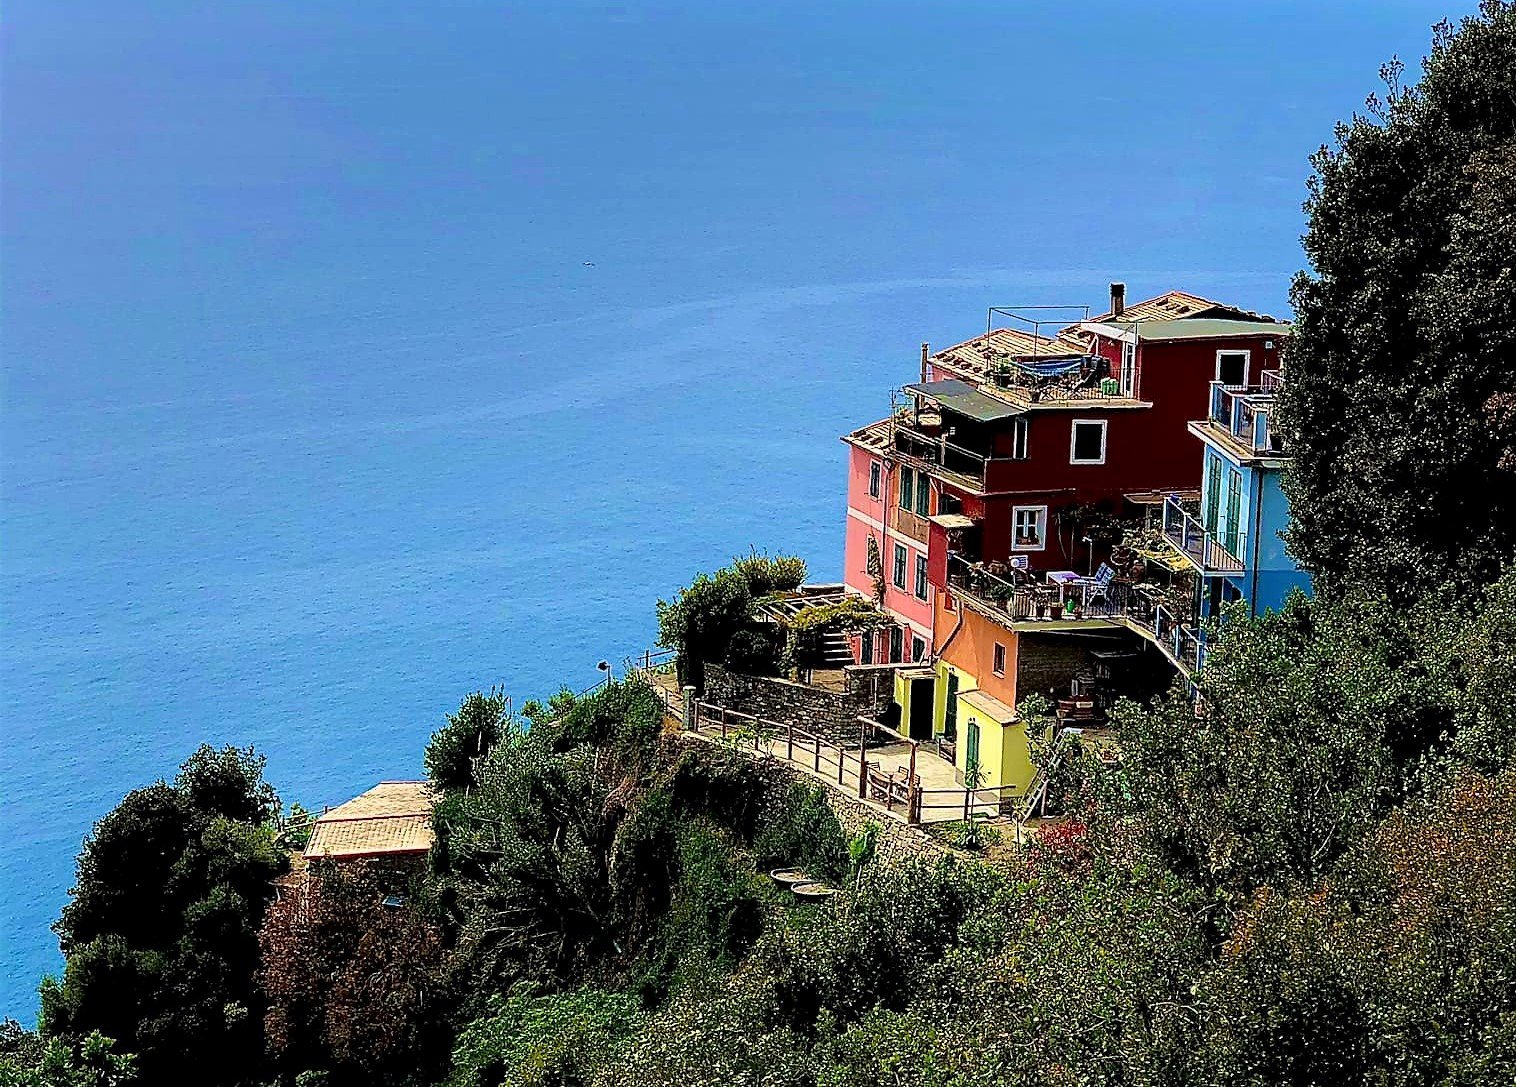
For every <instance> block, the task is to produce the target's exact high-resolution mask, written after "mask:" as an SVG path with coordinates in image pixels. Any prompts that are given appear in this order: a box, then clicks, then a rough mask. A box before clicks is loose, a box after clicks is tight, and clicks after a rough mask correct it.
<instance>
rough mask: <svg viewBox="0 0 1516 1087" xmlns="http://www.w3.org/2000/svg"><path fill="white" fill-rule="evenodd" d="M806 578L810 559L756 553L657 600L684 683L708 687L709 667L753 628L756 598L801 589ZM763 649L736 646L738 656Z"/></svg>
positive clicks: (664, 636)
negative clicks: (666, 598) (706, 685)
mask: <svg viewBox="0 0 1516 1087" xmlns="http://www.w3.org/2000/svg"><path fill="white" fill-rule="evenodd" d="M805 577H806V568H805V560H803V559H800V558H796V557H793V556H786V555H780V556H775V557H770V556H768V555H766V554H764V555H760V554H758V553H757V552H756V551H755V552H753V553H752V554H750V555H748V556H746V557H745V558H739V559H734V560H733V561H732V564H731V565H730V566H727V567H724V568H722V569H720V570H717V571H716V572H715V573H714V574H699V575H697V576H696V578H695V580H694V581H692V582H691V583H690V584H689V585H688V586H686V587H685V588H683V589H681V590H680V591H679V593H678V594H677V595H676V596H675V597H674V599H673V600H660V601H658V644H659V645H661V646H664V647H666V648H669V649H673V650H676V651H677V652H678V654H679V682H680V683H681V684H693V685H694V686H695V687H697V688H700V689H704V687H705V665H706V664H708V663H713V662H720V661H724V660H726V659H727V655H728V651H729V649H730V647H731V645H732V640H733V637H734V636H736V635H737V634H738V633H739V632H743V631H747V630H749V629H750V625H751V623H752V619H753V604H754V602H755V601H757V600H760V599H762V598H763V597H765V596H770V595H772V594H774V593H777V592H787V591H790V590H793V589H796V588H799V587H800V585H801V584H802V583H804V581H805ZM758 652H759V647H758V646H757V645H756V644H754V643H751V642H744V644H743V645H741V646H739V647H738V650H737V653H738V657H739V658H749V657H752V656H753V655H754V654H755V653H758ZM760 659H761V660H764V661H766V660H767V657H766V654H763V655H761V656H760ZM766 666H767V665H766ZM757 674H760V675H764V674H768V673H767V672H760V673H757Z"/></svg>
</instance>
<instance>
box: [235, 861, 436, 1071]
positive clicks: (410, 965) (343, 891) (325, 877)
mask: <svg viewBox="0 0 1516 1087" xmlns="http://www.w3.org/2000/svg"><path fill="white" fill-rule="evenodd" d="M397 889H402V890H405V891H406V892H407V893H405V894H404V895H400V896H397V898H399V899H401V904H400V905H386V904H384V900H385V898H386V896H387V895H389V894H390V893H391V892H393V891H395V890H397ZM414 890H415V889H414V888H408V887H406V884H405V881H404V879H403V878H401V877H399V876H397V875H396V874H395V873H392V872H386V871H385V870H383V869H380V868H377V867H372V866H370V867H365V866H364V865H362V864H359V865H357V866H349V865H344V866H338V865H318V866H317V867H316V868H315V870H313V871H312V872H311V873H310V874H309V875H308V876H304V877H300V878H298V879H296V880H294V881H291V882H290V883H288V884H287V885H286V886H285V887H284V889H283V891H282V893H281V895H280V896H279V898H278V899H277V900H276V901H275V903H274V904H273V906H272V907H271V908H270V909H269V912H268V916H267V918H266V920H265V921H264V924H263V928H262V931H261V932H260V934H259V941H260V944H261V947H262V969H261V981H262V984H263V986H264V989H265V991H266V992H267V994H268V1011H267V1014H266V1017H265V1027H266V1032H267V1037H268V1046H269V1051H270V1053H271V1054H272V1055H273V1057H274V1061H275V1065H276V1067H277V1068H279V1069H280V1070H281V1071H283V1072H285V1073H286V1074H290V1075H293V1074H294V1073H296V1072H301V1071H308V1070H312V1069H319V1070H323V1071H326V1072H327V1073H328V1076H329V1078H330V1081H331V1082H332V1083H334V1084H339V1083H364V1084H370V1083H381V1084H382V1083H404V1082H410V1081H412V1080H413V1078H414V1077H415V1076H416V1075H418V1074H420V1073H425V1072H427V1071H430V1070H435V1069H436V1068H438V1067H440V1065H441V1064H442V1061H443V1059H444V1057H445V1054H446V1052H447V1039H446V1034H445V1027H446V1019H445V1016H446V1011H447V1009H448V1007H449V1006H450V1005H449V1000H448V993H447V988H446V982H445V978H446V970H445V956H444V947H443V944H442V939H441V933H440V930H439V928H438V927H437V925H436V924H435V923H433V922H432V921H430V920H429V919H428V918H427V917H426V915H425V913H424V912H423V910H422V909H421V907H420V905H419V904H418V902H417V896H416V895H415V893H414Z"/></svg>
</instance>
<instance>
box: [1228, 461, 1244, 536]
mask: <svg viewBox="0 0 1516 1087" xmlns="http://www.w3.org/2000/svg"><path fill="white" fill-rule="evenodd" d="M1241 528H1242V473H1241V472H1239V471H1237V470H1235V469H1233V470H1232V472H1231V473H1230V474H1229V475H1228V476H1227V481H1226V543H1225V547H1226V549H1227V553H1228V554H1230V555H1232V556H1234V557H1235V556H1236V554H1237V552H1238V550H1239V549H1238V547H1237V534H1238V532H1239V530H1240V529H1241Z"/></svg>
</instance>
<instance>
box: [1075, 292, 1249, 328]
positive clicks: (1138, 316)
mask: <svg viewBox="0 0 1516 1087" xmlns="http://www.w3.org/2000/svg"><path fill="white" fill-rule="evenodd" d="M1185 317H1222V318H1229V319H1231V320H1236V321H1272V320H1273V319H1274V318H1272V317H1270V316H1269V315H1268V314H1266V313H1254V312H1253V311H1252V310H1245V309H1239V308H1237V307H1236V306H1229V305H1227V304H1226V303H1225V302H1217V301H1214V300H1212V299H1210V298H1202V297H1200V295H1198V294H1191V293H1190V292H1189V291H1165V292H1164V293H1163V294H1160V295H1159V296H1158V297H1157V298H1149V299H1148V300H1147V301H1145V302H1134V303H1133V304H1132V305H1130V306H1127V307H1126V308H1125V309H1124V310H1122V311H1121V317H1120V318H1117V317H1116V315H1115V314H1113V313H1102V314H1101V315H1100V316H1099V317H1091V318H1090V320H1091V321H1120V322H1126V321H1172V320H1176V319H1179V318H1185Z"/></svg>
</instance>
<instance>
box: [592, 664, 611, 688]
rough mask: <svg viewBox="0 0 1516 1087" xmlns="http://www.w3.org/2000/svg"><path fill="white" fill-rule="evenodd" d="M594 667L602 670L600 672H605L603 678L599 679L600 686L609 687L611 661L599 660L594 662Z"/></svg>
mask: <svg viewBox="0 0 1516 1087" xmlns="http://www.w3.org/2000/svg"><path fill="white" fill-rule="evenodd" d="M595 667H596V668H598V669H599V670H600V671H602V672H604V673H605V678H604V679H603V680H601V681H600V683H601V686H604V687H609V686H610V685H611V678H612V677H611V662H610V661H601V662H600V663H598V664H596V665H595Z"/></svg>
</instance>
